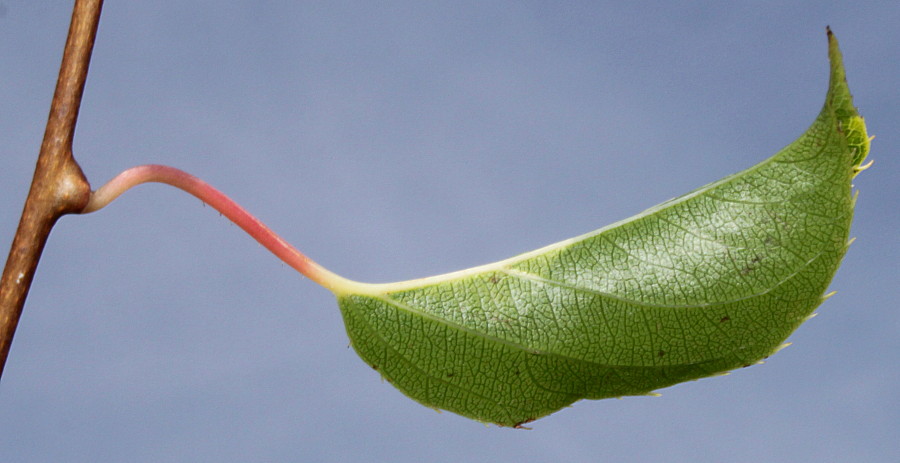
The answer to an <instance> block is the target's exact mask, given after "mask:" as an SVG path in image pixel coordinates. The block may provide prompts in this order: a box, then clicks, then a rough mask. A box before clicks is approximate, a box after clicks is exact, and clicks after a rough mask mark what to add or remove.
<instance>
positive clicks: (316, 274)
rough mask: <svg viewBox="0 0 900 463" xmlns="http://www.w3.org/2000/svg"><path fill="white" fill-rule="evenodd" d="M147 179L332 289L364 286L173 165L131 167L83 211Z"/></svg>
mask: <svg viewBox="0 0 900 463" xmlns="http://www.w3.org/2000/svg"><path fill="white" fill-rule="evenodd" d="M148 182H157V183H165V184H167V185H171V186H174V187H175V188H178V189H181V190H184V191H186V192H188V193H190V194H192V195H194V196H196V197H197V198H199V199H200V200H201V201H203V202H204V203H206V204H208V205H209V206H211V207H212V208H213V209H215V210H217V211H219V212H220V213H221V214H222V215H224V216H225V217H226V218H228V219H229V220H231V221H232V222H234V223H235V224H236V225H237V226H239V227H241V228H242V229H243V230H244V231H245V232H247V234H249V235H250V236H252V237H253V238H254V239H255V240H256V241H258V242H259V243H260V244H262V245H263V246H265V248H266V249H268V250H269V251H271V252H272V254H275V256H276V257H278V258H279V259H281V260H282V261H284V263H286V264H288V265H290V266H291V267H293V268H294V269H296V270H297V271H298V272H300V273H301V274H303V275H305V276H306V277H307V278H309V279H310V280H312V281H314V282H316V283H318V284H320V285H322V286H324V287H325V288H327V289H329V290H331V291H332V292H338V293H340V292H347V291H349V290H350V289H351V288H355V287H358V286H361V285H362V286H364V285H363V284H361V283H357V282H354V281H352V280H348V279H346V278H344V277H342V276H340V275H337V274H335V273H333V272H331V271H329V270H327V269H325V268H324V267H322V266H321V265H319V264H317V263H316V262H315V261H313V260H312V259H310V258H309V257H306V256H305V255H304V254H303V253H301V252H300V251H298V250H297V249H296V248H295V247H293V246H291V245H290V243H288V242H287V241H285V240H284V239H283V238H281V237H280V236H278V234H276V233H275V232H274V231H272V229H270V228H269V227H267V226H266V225H265V224H264V223H262V222H261V221H260V220H259V219H257V218H256V217H254V216H253V215H251V214H250V213H249V212H247V210H246V209H244V208H243V207H241V206H240V205H238V204H237V203H236V202H235V201H234V200H233V199H231V198H229V197H228V196H226V195H225V194H224V193H222V192H221V191H219V190H217V189H215V188H213V187H212V186H211V185H210V184H208V183H206V182H204V181H203V180H200V179H199V178H197V177H194V176H193V175H191V174H189V173H187V172H185V171H183V170H179V169H176V168H174V167H169V166H161V165H155V164H150V165H144V166H137V167H132V168H131V169H128V170H126V171H124V172H122V173H121V174H119V175H117V176H116V177H114V178H113V179H112V180H110V181H109V182H108V183H107V184H106V185H103V186H102V187H100V188H99V189H97V191H95V192H94V193H93V194H92V195H91V199H90V201H89V202H88V204H87V206H86V207H85V208H84V209H83V210H82V211H81V212H82V213H83V214H87V213H90V212H94V211H97V210H99V209H102V208H103V207H105V206H106V205H108V204H109V203H110V202H112V201H113V200H114V199H116V198H117V197H118V196H119V195H121V194H122V193H124V192H125V191H126V190H128V189H130V188H132V187H134V186H137V185H140V184H142V183H148Z"/></svg>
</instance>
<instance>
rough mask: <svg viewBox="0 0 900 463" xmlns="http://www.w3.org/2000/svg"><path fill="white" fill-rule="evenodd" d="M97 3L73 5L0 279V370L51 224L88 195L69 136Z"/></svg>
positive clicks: (88, 59) (76, 208) (94, 28)
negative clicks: (36, 152)
mask: <svg viewBox="0 0 900 463" xmlns="http://www.w3.org/2000/svg"><path fill="white" fill-rule="evenodd" d="M102 6H103V2H102V1H101V0H76V2H75V6H74V8H73V9H72V22H71V23H70V24H69V35H68V37H67V38H66V46H65V49H64V50H63V57H62V63H61V64H60V68H59V78H58V79H57V80H56V91H55V92H54V94H53V101H52V102H51V103H50V114H49V116H48V117H47V128H46V130H45V131H44V140H43V142H42V143H41V151H40V154H39V155H38V160H37V165H36V166H35V169H34V177H33V179H32V181H31V190H30V191H29V192H28V198H27V199H26V200H25V207H24V208H23V210H22V218H21V219H20V220H19V227H18V229H17V230H16V235H15V237H14V238H13V242H12V246H10V250H9V257H8V258H7V259H6V266H5V267H4V268H3V276H2V277H0V374H2V373H3V367H4V366H5V365H6V357H7V355H8V354H9V348H10V346H11V345H12V339H13V335H14V334H15V332H16V326H18V324H19V318H20V317H21V315H22V308H23V307H24V306H25V299H26V298H27V297H28V290H29V289H30V288H31V282H32V280H33V279H34V273H35V271H36V270H37V265H38V261H40V259H41V253H42V252H43V250H44V245H45V244H46V243H47V237H48V236H49V235H50V230H51V229H52V228H53V224H55V223H56V220H57V219H59V218H60V217H61V216H63V215H65V214H71V213H77V212H79V211H81V209H82V208H84V205H85V204H87V202H88V199H89V197H90V192H91V187H90V185H89V184H88V181H87V179H85V177H84V174H83V173H82V172H81V168H80V167H78V163H77V162H75V158H74V157H73V156H72V139H73V137H74V134H75V123H76V122H77V120H78V109H79V108H80V107H81V95H82V93H83V92H84V83H85V81H86V80H87V72H88V65H89V64H90V62H91V51H92V50H93V48H94V38H95V37H96V35H97V24H98V23H99V22H100V10H101V7H102Z"/></svg>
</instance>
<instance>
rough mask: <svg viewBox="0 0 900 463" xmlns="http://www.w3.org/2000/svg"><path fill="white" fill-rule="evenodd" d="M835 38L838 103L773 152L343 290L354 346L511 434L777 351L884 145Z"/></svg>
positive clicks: (831, 99) (430, 400)
mask: <svg viewBox="0 0 900 463" xmlns="http://www.w3.org/2000/svg"><path fill="white" fill-rule="evenodd" d="M828 37H829V57H830V59H831V76H830V84H829V91H828V94H827V96H826V103H825V105H824V107H823V109H822V111H821V113H820V114H819V116H818V117H817V118H816V120H815V122H814V123H813V124H812V126H811V127H810V128H809V129H808V130H807V131H806V133H804V134H803V135H801V137H800V138H798V139H797V140H796V141H795V142H794V143H792V144H790V145H788V146H787V147H786V148H784V149H783V150H781V151H780V152H778V153H777V154H776V155H774V156H773V157H771V158H769V159H767V160H765V161H763V162H762V163H760V164H758V165H756V166H754V167H751V168H750V169H747V170H745V171H742V172H740V173H737V174H734V175H731V176H729V177H726V178H724V179H722V180H720V181H718V182H714V183H712V184H710V185H707V186H705V187H702V188H700V189H697V190H695V191H693V192H691V193H688V194H687V195H684V196H682V197H680V198H676V199H673V200H670V201H667V202H665V203H662V204H660V205H659V206H656V207H654V208H651V209H648V210H647V211H644V212H643V213H641V214H638V215H637V216H635V217H632V218H630V219H627V220H624V221H621V222H617V223H615V224H612V225H610V226H607V227H604V228H601V229H600V230H597V231H595V232H591V233H588V234H585V235H582V236H579V237H576V238H573V239H570V240H565V241H562V242H560V243H556V244H554V245H550V246H547V247H545V248H541V249H539V250H536V251H532V252H529V253H525V254H522V255H520V256H517V257H514V258H511V259H507V260H504V261H501V262H497V263H494V264H488V265H486V266H481V267H476V268H474V269H470V270H467V271H462V272H454V273H451V274H447V275H443V276H437V277H430V278H425V279H421V280H413V281H410V282H400V283H395V284H387V285H362V284H359V285H354V286H349V287H347V290H346V291H341V290H340V289H338V291H336V294H337V297H338V302H339V305H340V307H341V311H342V314H343V316H344V320H345V323H346V326H347V331H348V335H349V336H350V339H351V341H352V343H353V346H354V348H355V349H356V351H357V352H358V353H359V355H360V356H361V357H362V358H363V360H364V361H366V362H367V363H369V364H370V365H372V366H373V367H374V368H376V369H377V370H378V371H380V372H381V373H382V375H383V376H384V378H385V379H387V380H388V381H390V382H391V383H392V384H394V385H395V386H396V387H397V388H398V389H400V390H401V391H403V392H404V393H405V394H407V395H409V396H410V397H412V398H413V399H415V400H417V401H419V402H421V403H423V404H426V405H429V406H432V407H437V408H443V409H447V410H450V411H453V412H456V413H459V414H461V415H464V416H468V417H471V418H474V419H477V420H481V421H486V422H493V423H497V424H500V425H506V426H519V425H521V424H522V423H524V422H527V421H530V420H533V419H536V418H539V417H541V416H544V415H547V414H549V413H552V412H554V411H556V410H558V409H560V408H562V407H564V406H567V405H569V404H571V403H572V402H574V401H576V400H578V399H581V398H590V399H599V398H606V397H618V396H623V395H641V394H648V393H651V392H652V391H654V390H656V389H659V388H661V387H666V386H669V385H672V384H675V383H678V382H682V381H686V380H690V379H697V378H701V377H705V376H710V375H714V374H717V373H721V372H724V371H728V370H731V369H734V368H738V367H742V366H748V365H751V364H753V363H756V362H758V361H759V360H760V359H762V358H765V357H767V356H768V355H770V354H772V353H773V352H775V351H776V350H778V349H779V348H780V346H782V343H783V342H784V340H785V339H786V338H787V337H788V336H789V335H790V333H791V332H793V331H794V330H795V329H796V328H797V327H798V326H799V325H800V323H802V322H803V321H804V320H806V319H807V318H808V317H809V316H810V314H811V313H812V311H813V310H814V309H815V308H816V307H817V306H818V305H819V304H820V303H821V302H822V301H823V300H824V299H823V293H824V292H825V290H826V289H827V287H828V285H829V283H830V281H831V278H832V276H833V275H834V272H835V271H836V269H837V266H838V265H839V263H840V260H841V258H842V257H843V255H844V252H845V251H846V248H847V246H848V244H847V237H848V233H849V227H850V221H851V219H852V212H853V198H852V195H851V186H850V181H851V179H852V178H853V176H854V175H856V173H858V171H859V170H860V168H859V166H860V163H861V162H862V161H863V160H864V159H865V157H866V155H867V153H868V148H869V146H868V138H867V135H866V132H865V124H864V122H863V121H862V118H861V117H859V115H858V114H857V113H856V110H855V108H854V107H853V105H852V97H851V96H850V93H849V89H848V87H847V85H846V81H845V78H844V69H843V64H842V60H841V55H840V51H839V50H838V46H837V41H836V39H834V36H833V35H832V34H831V31H830V30H829V31H828Z"/></svg>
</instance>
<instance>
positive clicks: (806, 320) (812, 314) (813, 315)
mask: <svg viewBox="0 0 900 463" xmlns="http://www.w3.org/2000/svg"><path fill="white" fill-rule="evenodd" d="M822 301H823V302H824V301H825V298H822ZM818 315H819V314H818V313H817V312H813V313H811V314H809V315H807V316H806V318H804V319H803V323H806V322H808V321H810V320H812V319H813V318H815V317H816V316H818Z"/></svg>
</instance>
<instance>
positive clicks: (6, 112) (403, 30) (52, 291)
mask: <svg viewBox="0 0 900 463" xmlns="http://www.w3.org/2000/svg"><path fill="white" fill-rule="evenodd" d="M737 3H738V2H677V3H676V2H672V3H668V2H640V1H638V2H600V1H596V2H546V1H544V2H540V1H537V2H536V1H516V2H499V1H498V2H465V1H463V2H460V1H453V2H377V3H376V2H295V1H264V2H261V1H232V2H213V1H192V2H175V1H161V2H123V1H110V2H107V3H106V5H105V6H104V10H103V16H102V19H101V22H100V28H99V33H98V36H97V44H96V47H95V49H94V56H93V60H92V64H91V69H90V75H89V77H88V82H87V87H86V90H85V95H84V102H83V105H82V108H81V114H80V117H79V121H78V127H77V132H76V136H75V145H74V151H75V155H76V158H77V160H78V162H79V163H80V165H81V167H82V169H83V170H84V172H85V174H86V175H87V177H88V179H89V180H90V182H91V184H92V185H93V186H94V187H97V186H99V185H101V184H102V183H104V182H106V181H107V180H108V179H109V178H111V177H113V176H114V175H115V174H117V173H118V172H120V171H122V170H124V169H126V168H128V167H131V166H134V165H139V164H147V163H157V164H167V165H172V166H175V167H179V168H181V169H184V170H187V171H188V172H191V173H193V174H195V175H197V176H199V177H201V178H203V179H205V180H207V181H208V182H210V183H212V184H213V185H215V186H216V187H218V188H219V189H221V190H222V191H224V192H225V193H226V194H228V195H230V196H231V197H233V198H234V199H235V200H237V201H238V202H239V203H241V204H242V205H243V206H244V207H246V208H247V209H249V210H250V211H251V212H253V213H254V214H256V215H257V216H258V217H259V218H261V219H262V220H263V221H265V222H266V223H267V224H268V225H269V226H270V227H272V228H273V229H274V230H276V231H277V232H279V233H280V234H282V236H284V238H285V239H287V240H288V241H290V242H291V243H293V244H294V245H295V246H297V247H298V248H299V249H301V250H302V251H304V252H305V253H306V254H308V255H309V256H310V257H312V258H313V259H315V260H317V261H318V262H319V263H320V264H322V265H324V266H325V267H327V268H329V269H331V270H332V271H334V272H336V273H338V274H341V275H343V276H346V277H348V278H351V279H354V280H359V281H365V282H389V281H397V280H406V279H410V278H416V277H422V276H428V275H433V274H439V273H444V272H448V271H453V270H459V269H463V268H467V267H470V266H474V265H479V264H483V263H487V262H492V261H496V260H499V259H503V258H506V257H510V256H512V255H515V254H518V253H521V252H525V251H529V250H532V249H535V248H538V247H541V246H544V245H547V244H550V243H554V242H556V241H560V240H562V239H566V238H569V237H571V236H576V235H579V234H582V233H585V232H588V231H591V230H594V229H597V228H600V227H602V226H604V225H607V224H609V223H612V222H614V221H617V220H621V219H624V218H627V217H628V216H631V215H633V214H636V213H638V212H640V211H642V210H644V209H646V208H648V207H650V206H653V205H654V204H656V203H659V202H662V201H664V200H666V199H669V198H672V197H675V196H679V195H681V194H683V193H686V192H688V191H690V190H692V189H694V188H697V187H699V186H702V185H704V184H706V183H709V182H712V181H715V180H717V179H719V178H721V177H723V176H725V175H728V174H731V173H733V172H737V171H739V170H742V169H744V168H746V167H750V166H752V165H754V164H756V163H758V162H760V161H762V160H763V159H765V158H767V157H768V156H770V155H771V154H774V153H775V152H776V151H777V150H779V149H780V148H781V147H783V146H785V145H787V144H788V143H790V142H791V141H792V140H793V139H794V138H796V137H797V136H798V135H800V134H801V133H802V132H803V131H804V130H805V129H806V128H807V127H808V126H809V124H810V123H811V122H812V121H813V119H814V118H815V116H816V114H817V113H818V111H819V109H820V108H821V105H822V102H823V99H824V94H825V90H826V85H827V71H828V61H827V42H826V36H825V27H826V25H830V26H831V28H832V30H833V31H834V32H835V34H836V35H837V37H838V39H839V41H840V44H841V48H842V51H843V53H844V59H845V65H846V67H847V75H848V80H849V84H850V88H851V90H852V92H853V93H854V97H855V104H856V106H857V107H859V109H860V112H861V114H862V115H863V116H864V117H865V118H866V121H867V124H868V128H869V133H870V134H874V135H875V136H876V138H875V140H874V141H873V144H872V152H871V154H870V158H871V159H874V161H875V164H874V166H873V167H872V168H871V169H869V170H867V171H865V172H864V173H862V174H861V175H860V176H858V177H857V178H856V180H855V184H856V187H857V189H858V190H859V200H858V205H857V208H856V216H855V221H854V224H853V229H852V232H851V235H852V236H854V237H856V241H855V243H854V244H853V245H852V246H851V248H850V250H849V252H848V254H847V256H846V258H845V259H844V262H843V265H842V267H841V268H840V270H839V271H838V273H837V275H836V276H835V279H834V280H833V282H832V286H831V289H832V290H836V291H837V294H836V295H835V296H834V297H832V298H831V299H829V300H828V301H827V302H826V303H825V304H824V305H823V306H821V307H820V308H819V310H818V311H817V312H818V313H819V316H818V317H816V318H814V319H813V320H812V321H810V322H807V323H806V324H804V325H803V326H802V327H801V328H800V329H799V330H798V331H797V332H795V333H794V334H793V335H792V336H791V338H790V339H789V341H790V342H792V343H793V345H792V346H791V347H790V348H788V349H786V350H784V351H781V352H779V353H778V354H777V355H775V356H773V357H772V358H770V359H769V360H768V361H767V362H766V364H765V365H761V366H754V367H752V368H746V369H742V370H740V371H736V372H734V373H732V374H731V375H729V376H725V377H718V378H711V379H704V380H700V381H696V382H690V383H685V384H680V385H677V386H674V387H671V388H667V389H664V390H662V391H661V393H662V396H661V397H631V398H624V399H621V400H601V401H581V402H577V403H575V404H574V405H573V406H572V407H570V408H566V409H563V410H561V411H559V412H557V413H555V414H553V415H551V416H548V417H545V418H543V419H541V420H538V421H536V422H534V423H533V424H532V428H533V429H532V430H530V431H526V430H514V429H505V428H498V427H495V426H485V425H483V424H480V423H477V422H474V421H471V420H469V419H466V418H462V417H460V416H457V415H454V414H452V413H449V412H444V413H437V412H436V411H434V410H432V409H429V408H427V407H424V406H422V405H419V404H418V403H416V402H414V401H412V400H410V399H408V398H406V397H405V396H403V395H402V394H401V393H399V392H398V391H397V390H395V389H394V388H393V387H392V386H391V385H390V384H388V383H387V382H383V381H381V379H380V378H379V376H378V374H377V373H376V372H375V371H373V370H372V369H371V368H369V367H368V366H367V365H365V364H364V363H363V362H362V361H361V360H360V359H359V358H358V357H357V356H356V354H355V353H354V352H353V350H352V349H351V348H349V346H348V345H349V341H348V339H347V336H346V333H345V331H344V327H343V324H342V320H341V317H340V313H339V311H338V309H337V305H336V303H335V301H334V298H333V296H332V295H331V294H330V293H329V292H328V291H327V290H325V289H322V288H321V287H318V286H317V285H315V284H314V283H312V282H311V281H309V280H307V279H305V278H303V277H302V276H300V275H298V274H296V273H295V272H294V271H293V270H291V269H290V268H289V267H287V266H286V265H284V264H282V263H281V262H279V261H278V260H276V259H275V258H274V257H272V256H271V255H269V254H268V253H267V252H266V251H265V250H264V249H263V248H262V247H260V246H259V245H258V244H256V243H255V242H254V241H252V240H251V239H249V238H248V237H247V236H245V235H244V234H243V233H242V232H241V231H240V230H239V229H238V228H237V227H235V226H233V225H231V224H230V223H229V222H227V221H226V220H225V219H224V218H222V217H220V216H219V215H218V214H217V213H216V212H215V211H213V210H212V209H210V208H209V207H205V206H203V205H202V204H201V203H200V202H199V201H198V200H196V199H195V198H193V197H190V196H188V195H186V194H184V193H182V192H180V191H177V190H175V189H172V188H170V187H167V186H163V185H145V186H140V187H138V188H136V189H134V190H132V191H129V192H127V193H126V194H125V195H124V196H123V197H122V198H120V199H119V200H117V201H115V202H114V203H113V204H112V205H110V206H109V207H107V208H106V209H104V210H102V211H100V212H98V213H95V214H91V215H88V216H69V217H64V218H63V219H62V220H61V221H60V222H59V223H58V224H57V226H56V227H55V229H54V231H53V233H52V235H51V237H50V240H49V243H48V245H47V247H46V249H45V251H44V255H43V258H42V260H41V264H40V267H39V269H38V272H37V275H36V278H35V280H34V283H33V286H32V290H31V293H30V296H29V299H28V301H27V304H26V307H25V311H24V314H23V317H22V319H21V321H20V324H19V328H18V331H17V333H16V337H15V340H14V343H13V346H12V350H11V352H10V356H9V360H8V362H7V364H6V368H5V371H4V372H3V378H2V381H0V454H2V455H3V460H4V461H15V462H32V461H34V462H44V461H70V462H81V461H85V462H88V461H90V462H96V461H131V462H144V461H146V462H159V461H318V462H338V461H340V462H346V461H394V462H420V461H453V462H459V461H466V462H480V461H517V462H532V461H533V462H538V461H571V462H596V461H685V460H690V461H694V462H707V461H708V462H719V461H730V462H760V461H766V462H782V461H784V462H787V461H823V462H824V461H866V462H891V461H900V426H898V423H900V401H898V399H897V391H898V390H900V372H898V368H897V365H898V364H900V336H898V335H897V334H898V332H900V314H898V311H897V310H896V307H897V303H896V301H897V299H898V297H900V289H898V287H900V285H898V262H900V249H898V239H897V238H898V236H897V230H898V229H900V214H898V213H897V210H898V198H900V194H898V193H900V192H898V184H900V182H897V179H898V171H900V169H898V164H900V162H898V158H897V156H896V154H897V153H900V136H898V132H897V127H898V126H900V92H898V90H897V82H898V81H900V32H898V31H900V29H898V28H897V27H896V25H897V24H900V4H897V2H891V1H884V2H876V1H873V2H852V3H851V2H818V1H816V2H813V1H807V2H782V1H771V2H741V3H740V4H737ZM69 8H70V6H69V5H67V4H64V2H27V1H23V0H5V1H0V71H2V72H0V136H2V142H3V143H2V144H0V195H2V198H3V201H2V202H0V245H2V246H3V247H4V251H3V252H4V253H5V252H6V251H5V249H7V247H8V246H9V243H10V242H11V240H12V236H13V234H14V232H15V227H16V223H17V222H18V218H19V214H20V212H21V207H22V204H23V202H24V198H25V195H26V194H27V191H28V186H29V183H30V179H31V176H32V173H33V169H34V162H35V159H36V156H37V152H38V148H39V146H40V141H41V137H42V134H43V130H44V124H45V122H46V118H47V110H48V108H49V104H50V99H51V97H52V92H53V87H54V84H55V81H56V75H57V70H58V66H59V59H60V56H61V51H62V47H63V44H64V41H65V36H66V32H67V28H68V21H69V14H70V9H69Z"/></svg>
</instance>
